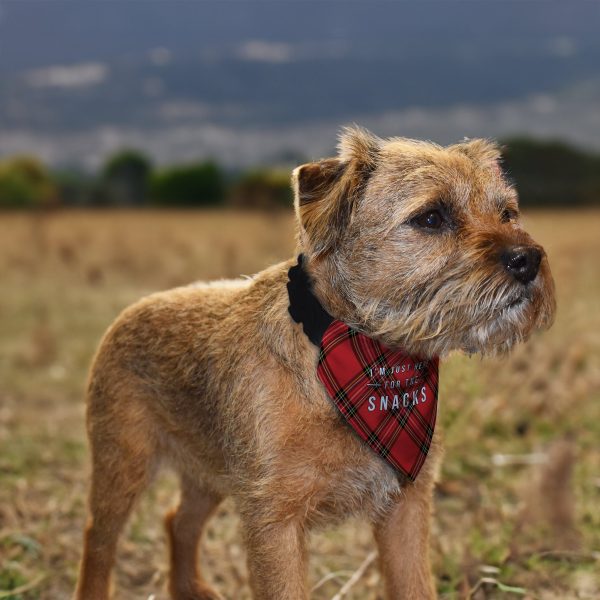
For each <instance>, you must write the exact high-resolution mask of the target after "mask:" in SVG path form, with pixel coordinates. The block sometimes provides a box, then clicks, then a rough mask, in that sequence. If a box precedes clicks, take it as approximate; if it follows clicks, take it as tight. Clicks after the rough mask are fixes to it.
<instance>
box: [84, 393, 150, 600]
mask: <svg viewBox="0 0 600 600" xmlns="http://www.w3.org/2000/svg"><path fill="white" fill-rule="evenodd" d="M152 434H153V429H152V423H151V422H150V418H149V416H148V414H147V412H146V411H144V409H143V404H141V403H140V401H139V400H137V399H136V397H135V395H132V394H128V393H126V389H125V387H123V388H121V389H119V393H118V394H112V393H109V392H108V391H107V390H105V389H102V390H95V389H94V388H93V387H92V388H91V389H90V392H89V402H88V435H89V440H90V447H91V452H92V481H91V489H90V495H89V518H88V524H87V528H86V532H85V537H84V548H83V558H82V561H81V568H80V574H79V580H78V585H77V590H76V592H75V598H76V600H107V599H108V597H109V592H110V589H109V588H110V572H111V570H112V567H113V563H114V559H115V552H116V547H117V541H118V537H119V534H120V533H121V530H122V529H123V526H124V525H125V523H126V521H127V517H128V516H129V514H130V512H131V510H132V508H133V507H134V505H135V503H136V500H137V499H138V498H139V496H140V494H141V492H142V491H143V490H144V488H145V487H146V486H147V484H148V483H149V482H150V479H151V476H152V473H153V470H154V469H153V466H154V463H155V458H154V455H155V445H154V443H153V435H152Z"/></svg>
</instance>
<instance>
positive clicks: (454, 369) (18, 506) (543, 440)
mask: <svg viewBox="0 0 600 600" xmlns="http://www.w3.org/2000/svg"><path fill="white" fill-rule="evenodd" d="M525 222H526V225H527V226H528V227H529V229H530V230H531V231H532V233H533V234H534V237H536V239H537V240H538V241H540V242H541V243H542V244H543V245H544V246H545V247H546V249H547V251H548V254H549V258H550V263H551V265H552V268H553V272H554V275H555V279H556V283H557V289H558V302H559V312H558V317H557V321H556V324H555V325H554V327H553V329H552V330H551V331H549V332H547V333H543V334H540V335H536V336H535V337H534V339H532V340H531V341H530V342H529V343H528V344H527V345H526V346H523V347H521V348H519V349H517V350H516V351H515V352H514V354H513V355H512V356H511V357H510V358H509V359H503V360H491V359H484V360H481V359H480V358H476V357H473V358H470V359H469V358H468V357H465V356H461V355H456V356H453V357H451V358H450V359H448V360H447V361H446V362H445V363H444V364H443V365H442V370H441V390H440V411H441V413H440V421H439V423H440V426H441V429H442V431H443V435H444V438H445V446H446V457H445V462H444V465H443V469H442V472H441V476H440V482H439V485H438V487H437V491H436V496H437V498H436V511H435V516H434V534H433V539H432V555H433V560H434V565H435V573H436V578H437V582H438V592H439V596H440V598H447V599H451V598H473V599H476V600H483V599H492V598H539V599H544V600H545V599H548V600H550V599H556V600H558V599H561V600H567V599H571V598H589V599H593V598H596V599H597V598H600V575H599V573H600V568H599V567H600V312H599V311H598V303H599V301H598V298H600V272H599V264H598V261H599V258H600V212H591V211H588V212H536V213H531V214H527V215H526V217H525ZM293 250H294V233H293V223H292V219H291V217H290V215H288V214H287V213H285V214H284V213H279V214H276V215H261V214H244V213H235V212H110V211H106V212H56V213H51V214H25V213H21V214H18V213H10V214H7V213H4V214H1V215H0V286H1V287H0V344H1V345H0V599H6V598H10V599H12V600H17V599H19V600H28V599H34V598H36V599H40V600H42V599H43V600H62V599H65V600H67V599H68V598H69V596H70V594H71V592H72V589H73V587H74V583H75V578H76V571H77V563H78V560H79V555H80V547H81V532H82V528H83V525H84V519H85V502H86V482H87V477H88V472H89V464H88V454H87V448H86V441H85V431H84V405H83V400H82V396H83V389H84V385H85V378H86V371H87V368H88V365H89V362H90V359H91V356H92V353H93V351H94V348H95V345H96V344H97V342H98V340H99V337H100V336H101V334H102V332H103V331H104V329H105V328H106V327H107V326H108V325H109V323H110V322H111V320H112V319H113V318H114V317H115V316H116V315H117V314H118V312H119V311H120V310H121V309H122V308H124V307H125V306H126V305H127V304H128V303H130V302H131V301H133V300H135V299H137V298H138V297H139V296H141V295H143V294H146V293H149V292H151V291H154V290H157V289H163V288H167V287H171V286H175V285H179V284H184V283H187V282H191V281H194V280H197V279H210V278H218V277H231V276H237V275H240V274H251V273H253V272H256V271H258V270H260V269H261V268H263V267H265V266H266V265H268V264H271V263H273V262H276V261H278V260H281V259H283V258H287V257H288V256H290V255H291V253H292V252H293ZM176 498H177V491H176V482H175V479H174V477H173V476H172V475H171V474H169V473H164V474H162V475H160V476H159V478H158V479H157V481H156V483H155V484H154V485H153V486H152V488H151V490H150V491H149V492H148V493H147V494H146V496H145V497H144V498H143V500H142V502H141V504H140V505H139V507H138V509H137V510H136V512H135V514H134V516H133V518H132V520H131V522H130V524H129V526H128V528H127V532H126V534H125V535H124V537H123V540H122V543H121V546H120V551H119V557H118V566H117V569H116V577H115V597H116V598H117V599H138V598H139V599H144V600H146V599H150V598H153V599H154V600H161V599H166V598H167V596H166V592H165V581H166V575H167V573H166V568H167V563H166V547H165V536H164V533H163V529H162V514H163V513H164V512H165V511H166V510H167V508H168V507H170V506H172V505H173V504H174V503H175V502H176ZM203 545H204V548H205V553H204V562H205V563H206V565H205V569H206V572H207V576H208V579H209V580H211V581H212V582H213V583H214V584H215V585H216V586H217V587H218V588H219V589H220V590H221V592H222V593H223V594H224V595H225V596H226V597H227V598H229V599H231V600H244V599H248V598H250V595H249V590H248V586H247V578H246V569H245V561H244V550H243V548H242V546H241V543H240V537H239V534H238V530H237V518H236V516H235V514H234V512H233V509H232V506H231V505H230V504H228V503H225V504H224V505H223V507H222V508H221V509H220V511H219V513H218V514H217V516H216V517H215V518H214V520H213V521H212V522H211V524H210V527H209V528H208V531H207V533H206V536H205V539H204V541H203ZM311 549H312V554H311V566H310V582H311V585H312V586H314V591H313V594H312V597H313V598H315V599H317V600H319V599H330V598H333V597H334V596H335V594H336V593H338V592H339V590H340V588H341V587H342V586H343V585H344V583H346V582H347V581H348V579H349V578H350V577H351V575H352V574H353V573H354V572H355V571H356V570H357V569H359V567H360V566H361V564H363V561H365V559H367V558H368V557H369V555H370V553H371V552H372V551H373V550H374V546H373V543H372V540H371V535H370V531H369V528H368V527H367V526H366V525H364V524H362V523H359V522H354V521H353V522H349V523H347V524H346V525H344V526H343V527H339V528H335V529H330V530H326V531H323V532H319V533H316V534H314V535H313V536H312V539H311ZM11 590H12V591H11ZM344 597H345V598H348V599H354V600H374V599H376V598H380V597H381V587H380V578H379V575H378V573H377V569H376V562H375V561H373V562H370V563H369V564H368V565H367V566H366V568H365V569H364V573H363V574H362V576H361V577H360V578H359V579H358V581H357V583H356V584H355V585H354V586H353V587H352V588H351V590H350V591H349V592H348V594H347V595H346V596H344Z"/></svg>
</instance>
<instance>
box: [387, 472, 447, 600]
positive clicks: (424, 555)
mask: <svg viewBox="0 0 600 600" xmlns="http://www.w3.org/2000/svg"><path fill="white" fill-rule="evenodd" d="M432 490H433V482H428V481H417V482H416V483H414V484H407V486H406V487H405V488H404V489H403V494H402V496H400V497H399V499H398V501H397V502H396V503H395V504H394V505H393V506H392V507H391V509H390V510H389V511H388V512H387V513H386V514H385V515H384V516H383V517H382V518H381V519H380V520H379V521H378V522H377V523H376V524H375V539H376V541H377V545H378V548H379V557H380V563H381V570H382V574H383V578H384V585H385V592H386V599H387V600H432V599H434V598H436V592H435V586H434V581H433V577H432V574H431V565H430V559H429V524H430V519H431V502H432Z"/></svg>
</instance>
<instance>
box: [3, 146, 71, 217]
mask: <svg viewBox="0 0 600 600" xmlns="http://www.w3.org/2000/svg"><path fill="white" fill-rule="evenodd" d="M58 204H59V194H58V190H57V187H56V185H55V183H54V181H53V179H52V177H51V176H50V174H49V173H48V171H47V170H46V167H45V166H44V165H43V164H42V163H41V162H40V161H39V160H37V159H36V158H33V157H30V156H15V157H13V158H10V159H7V160H4V161H2V162H0V208H32V207H42V208H49V207H52V206H56V205H58Z"/></svg>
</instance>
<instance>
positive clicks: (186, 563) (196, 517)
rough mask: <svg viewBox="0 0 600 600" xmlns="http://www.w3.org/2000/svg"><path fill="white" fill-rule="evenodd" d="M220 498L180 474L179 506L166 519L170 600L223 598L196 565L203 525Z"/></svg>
mask: <svg viewBox="0 0 600 600" xmlns="http://www.w3.org/2000/svg"><path fill="white" fill-rule="evenodd" d="M221 500H222V498H221V496H219V495H217V494H215V493H213V492H210V491H207V490H205V489H203V488H202V487H200V486H198V485H196V483H195V482H194V481H192V480H191V479H190V478H189V477H187V476H185V475H184V476H183V477H182V479H181V500H180V501H179V506H178V507H177V508H176V509H175V510H173V511H171V512H169V513H168V514H167V516H166V518H165V526H166V528H167V533H168V537H169V546H170V551H171V561H170V563H171V571H170V574H169V591H170V592H171V597H172V598H173V600H221V599H222V596H221V595H219V594H218V593H217V592H216V591H214V590H213V589H212V588H211V587H210V586H209V585H208V584H207V583H206V582H205V581H204V579H203V578H202V576H201V574H200V571H199V566H198V559H199V556H198V554H199V548H198V546H199V542H200V537H201V535H202V530H203V528H204V524H205V523H206V521H207V520H208V518H209V517H210V516H211V515H212V514H213V512H214V511H215V509H216V508H217V506H218V505H219V503H220V502H221Z"/></svg>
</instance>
